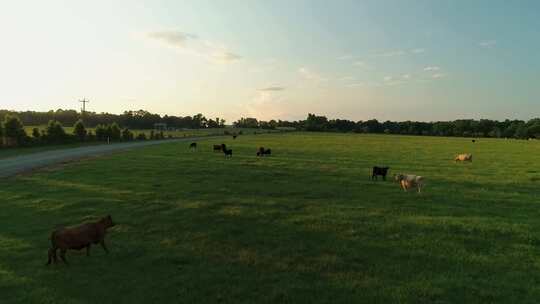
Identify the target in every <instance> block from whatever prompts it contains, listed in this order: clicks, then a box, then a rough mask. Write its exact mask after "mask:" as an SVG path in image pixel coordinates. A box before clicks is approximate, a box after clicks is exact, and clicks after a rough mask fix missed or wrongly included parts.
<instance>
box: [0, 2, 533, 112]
mask: <svg viewBox="0 0 540 304" xmlns="http://www.w3.org/2000/svg"><path fill="white" fill-rule="evenodd" d="M539 15H540V2H537V1H514V2H511V1H412V0H411V1H382V0H377V1H300V0H295V1H225V0H223V1H217V0H214V1H54V0H51V1H0V37H2V44H1V48H0V67H1V68H0V84H1V89H0V108H8V109H16V110H26V109H33V110H49V109H56V108H78V107H79V105H78V103H77V100H78V99H80V98H82V97H86V98H88V99H90V100H91V103H90V104H89V109H91V110H93V111H97V112H102V111H107V112H115V113H117V112H121V111H123V110H127V109H140V108H142V109H147V110H150V111H153V112H158V113H162V114H166V113H167V114H175V115H191V114H195V113H198V112H202V113H204V114H206V115H208V116H211V117H213V116H220V117H225V118H226V119H227V120H228V121H229V122H231V121H232V120H235V119H238V118H239V117H241V116H255V117H258V118H262V119H271V118H276V119H301V118H304V117H305V116H306V114H307V113H308V112H314V113H318V114H324V115H328V116H330V117H340V118H349V119H354V120H364V119H370V118H378V119H380V120H386V119H391V120H409V119H410V120H427V121H432V120H450V119H457V118H492V119H504V118H520V119H528V118H531V117H535V116H536V117H537V116H540V88H539V85H538V84H539V81H540V77H539V76H540V55H539V54H540V39H538V38H537V36H538V30H539V29H540V19H539V18H538V16H539Z"/></svg>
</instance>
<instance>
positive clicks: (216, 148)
mask: <svg viewBox="0 0 540 304" xmlns="http://www.w3.org/2000/svg"><path fill="white" fill-rule="evenodd" d="M223 147H225V144H221V145H214V152H216V151H222V150H223Z"/></svg>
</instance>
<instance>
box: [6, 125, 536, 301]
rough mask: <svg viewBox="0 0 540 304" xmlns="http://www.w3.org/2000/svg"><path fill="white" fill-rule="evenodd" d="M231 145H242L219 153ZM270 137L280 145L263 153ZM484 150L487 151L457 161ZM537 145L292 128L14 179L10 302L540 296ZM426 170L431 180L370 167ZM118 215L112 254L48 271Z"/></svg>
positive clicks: (97, 252)
mask: <svg viewBox="0 0 540 304" xmlns="http://www.w3.org/2000/svg"><path fill="white" fill-rule="evenodd" d="M222 141H224V142H225V143H226V144H227V145H228V146H230V147H231V148H232V149H233V150H234V157H233V158H232V159H225V158H224V156H223V155H222V154H220V153H213V152H211V150H212V149H211V147H212V145H213V144H216V143H221V142H222ZM258 146H264V147H268V148H271V149H272V152H273V153H274V155H273V156H271V157H267V158H256V157H255V153H256V149H257V147H258ZM465 152H469V153H473V155H474V162H473V163H472V164H469V163H467V164H461V163H457V164H456V163H454V162H453V156H454V154H457V153H465ZM539 152H540V144H539V143H536V142H527V141H504V140H490V139H483V140H482V141H481V142H479V143H475V144H472V143H471V142H470V140H467V139H459V138H439V137H407V136H376V135H352V134H315V133H309V134H306V133H291V134H286V135H270V134H269V135H260V136H242V137H239V138H238V139H237V140H234V141H233V140H232V139H230V138H223V139H217V140H212V141H201V142H200V143H199V150H198V151H196V152H195V151H189V149H188V143H174V144H165V145H160V146H152V147H145V148H142V149H138V150H133V151H128V152H125V153H120V154H114V155H109V156H106V157H103V158H100V159H97V160H96V159H94V160H85V161H81V162H78V163H74V164H72V165H69V166H67V167H65V168H64V169H63V170H59V171H52V172H51V171H42V172H38V173H37V174H34V175H30V176H20V177H17V178H13V179H8V180H1V181H0V204H1V205H2V212H1V213H0V228H1V229H0V295H2V300H1V301H2V303H44V302H50V303H100V302H103V303H110V302H126V303H159V302H162V303H171V302H181V303H276V302H278V303H329V302H332V303H373V302H383V303H395V302H404V303H434V302H435V303H455V302H463V303H467V302H468V303H478V302H499V303H508V302H518V303H534V302H537V301H538V299H539V298H540V289H539V287H538V284H537V282H538V281H540V271H539V270H540V269H539V268H540V251H539V249H540V248H539V246H540V232H539V231H540V230H539V228H540V220H539V218H540V217H539V215H540V214H539V213H540V211H538V210H540V208H539V207H540V206H539V205H540V201H539V200H538V197H540V188H539V182H538V180H536V179H535V177H537V176H538V173H537V172H540V167H539V165H538V164H540V153H539ZM373 165H388V166H390V167H391V172H392V173H397V172H403V173H411V174H419V175H423V176H425V178H426V183H427V185H426V188H425V193H424V194H422V195H417V194H415V193H403V192H402V191H401V190H400V189H399V187H398V185H397V184H394V183H392V182H390V181H388V182H382V181H379V182H372V181H371V180H370V179H369V168H370V167H371V166H373ZM104 214H111V215H112V216H113V218H114V219H115V221H116V222H117V224H118V225H117V227H115V228H114V229H113V230H112V231H111V234H110V235H109V237H108V243H109V248H110V250H111V254H109V255H108V256H106V255H105V254H104V253H103V251H102V250H101V248H99V247H95V248H93V255H92V256H91V257H89V258H87V257H86V256H84V252H81V253H77V252H70V253H69V254H68V259H69V261H70V262H71V266H70V267H69V268H68V267H65V266H63V265H57V266H55V267H45V266H44V263H45V262H46V251H47V248H48V246H49V241H48V236H49V233H50V231H51V229H52V228H53V227H55V226H57V225H71V224H75V223H78V222H80V221H82V220H85V219H90V218H92V217H97V216H100V215H104Z"/></svg>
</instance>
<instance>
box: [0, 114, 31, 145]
mask: <svg viewBox="0 0 540 304" xmlns="http://www.w3.org/2000/svg"><path fill="white" fill-rule="evenodd" d="M3 133H4V137H5V139H6V143H7V145H8V146H22V145H24V144H25V143H26V140H27V138H28V136H27V135H26V132H25V131H24V126H23V124H22V122H21V120H20V119H19V117H17V116H14V115H10V114H8V115H6V116H5V117H4V124H3Z"/></svg>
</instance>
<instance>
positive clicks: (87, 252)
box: [86, 244, 91, 256]
mask: <svg viewBox="0 0 540 304" xmlns="http://www.w3.org/2000/svg"><path fill="white" fill-rule="evenodd" d="M90 246H91V245H90V244H88V246H86V256H90Z"/></svg>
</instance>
